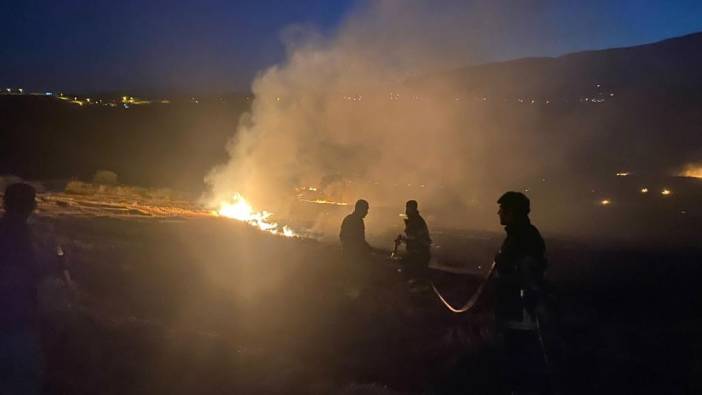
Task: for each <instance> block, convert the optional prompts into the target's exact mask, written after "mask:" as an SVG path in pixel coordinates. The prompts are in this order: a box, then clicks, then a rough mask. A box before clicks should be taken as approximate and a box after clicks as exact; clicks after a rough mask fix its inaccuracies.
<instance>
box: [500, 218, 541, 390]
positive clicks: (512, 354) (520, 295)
mask: <svg viewBox="0 0 702 395" xmlns="http://www.w3.org/2000/svg"><path fill="white" fill-rule="evenodd" d="M505 230H506V231H507V238H506V239H505V241H504V243H503V244H502V248H501V249H500V252H499V253H498V254H497V256H496V257H495V264H496V266H495V269H496V271H497V276H496V301H495V304H496V305H495V319H496V322H497V325H498V330H499V331H500V333H501V334H502V336H503V339H504V350H505V365H506V366H505V375H506V377H505V379H506V381H507V382H508V384H509V385H510V386H511V387H512V388H513V389H523V390H528V391H536V393H548V384H547V383H548V380H547V373H546V366H545V360H544V356H543V349H542V347H541V345H540V338H539V334H538V332H537V330H538V329H539V328H538V323H537V319H536V311H535V310H536V306H537V304H539V303H540V301H541V298H542V294H543V282H544V271H545V270H546V266H547V262H546V257H545V250H546V248H545V244H544V240H543V239H542V237H541V234H540V233H539V231H538V230H537V229H536V227H534V226H533V225H532V224H531V223H530V221H529V219H528V217H524V218H523V219H521V220H519V221H516V222H515V223H514V224H511V225H508V226H506V227H505Z"/></svg>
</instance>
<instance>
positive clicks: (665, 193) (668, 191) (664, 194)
mask: <svg viewBox="0 0 702 395" xmlns="http://www.w3.org/2000/svg"><path fill="white" fill-rule="evenodd" d="M672 193H673V192H672V191H671V190H670V189H668V188H663V190H662V191H661V195H663V196H668V195H670V194H672Z"/></svg>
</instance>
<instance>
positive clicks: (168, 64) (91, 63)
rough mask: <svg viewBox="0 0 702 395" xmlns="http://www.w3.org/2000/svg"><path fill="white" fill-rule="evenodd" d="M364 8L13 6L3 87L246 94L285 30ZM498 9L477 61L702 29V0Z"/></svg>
mask: <svg viewBox="0 0 702 395" xmlns="http://www.w3.org/2000/svg"><path fill="white" fill-rule="evenodd" d="M359 1H360V0H357V1H354V0H279V1H274V0H255V1H233V0H228V1H225V0H220V1H215V0H201V1H131V0H125V1H102V0H98V1H72V0H67V1H56V0H24V1H5V2H3V3H2V5H0V15H1V16H2V19H1V22H0V29H1V32H0V40H1V41H0V86H2V87H5V86H8V87H24V88H26V89H31V90H66V91H83V92H88V91H109V90H137V91H148V90H164V91H200V92H207V91H219V92H221V91H243V90H246V89H248V87H249V85H250V82H251V80H252V78H254V76H255V75H256V72H257V71H260V70H262V69H265V68H266V67H267V66H270V65H272V64H275V63H276V62H279V61H281V60H282V59H283V57H284V49H283V45H282V44H281V41H280V34H281V31H282V30H283V29H284V28H285V27H286V26H290V25H292V24H306V25H311V26H314V27H316V28H317V29H319V30H321V31H322V32H324V33H326V34H331V33H333V32H334V30H335V28H336V27H337V26H338V25H339V24H340V23H341V21H343V19H344V16H345V15H346V14H348V13H349V12H350V11H351V10H352V9H353V8H354V7H356V6H358V3H359ZM498 2H500V1H498ZM501 2H503V3H504V6H502V7H499V8H498V11H496V12H501V13H504V14H506V16H504V15H501V18H503V19H505V18H506V20H510V21H513V22H512V23H511V25H510V26H509V27H507V28H506V27H505V26H504V25H502V26H497V27H495V28H494V29H492V30H491V29H490V28H488V29H486V31H485V34H486V36H489V37H490V39H491V42H490V48H489V51H482V52H481V53H480V55H479V56H478V57H477V58H476V63H480V62H488V61H494V60H505V59H511V58H516V57H523V56H553V55H559V54H563V53H567V52H572V51H578V50H584V49H597V48H608V47H614V46H628V45H635V44H642V43H646V42H652V41H657V40H660V39H664V38H668V37H674V36H679V35H684V34H687V33H692V32H697V31H702V2H701V1H699V0H685V1H653V0H651V1H633V0H618V1H611V0H610V1H605V0H590V1H555V0H554V1H547V0H534V1H528V2H523V3H529V6H528V7H526V6H524V5H521V6H517V7H512V6H511V5H510V3H509V2H507V1H506V0H505V1H501ZM517 3H519V2H517ZM512 4H514V3H512Z"/></svg>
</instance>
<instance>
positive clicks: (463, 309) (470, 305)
mask: <svg viewBox="0 0 702 395" xmlns="http://www.w3.org/2000/svg"><path fill="white" fill-rule="evenodd" d="M494 274H495V261H493V262H492V266H490V271H489V272H488V275H487V277H486V278H485V281H483V282H482V283H481V284H480V286H479V287H478V289H477V290H476V291H475V293H474V294H473V296H471V298H470V299H468V301H467V302H466V303H465V304H464V305H463V307H460V308H455V307H453V306H451V304H450V303H449V302H447V301H446V299H445V298H444V297H443V296H442V295H441V292H439V290H438V289H437V288H436V285H434V283H433V282H432V283H431V288H432V289H433V290H434V293H435V294H436V296H438V297H439V300H441V302H442V303H443V304H444V306H446V308H447V309H449V310H450V311H451V312H454V313H456V314H459V313H465V312H467V311H469V310H470V309H472V308H473V306H475V304H476V303H477V302H478V299H480V295H481V294H482V293H483V289H485V286H486V285H487V283H489V282H490V279H491V278H492V276H493V275H494Z"/></svg>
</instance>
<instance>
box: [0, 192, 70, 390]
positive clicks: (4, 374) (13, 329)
mask: <svg viewBox="0 0 702 395" xmlns="http://www.w3.org/2000/svg"><path fill="white" fill-rule="evenodd" d="M35 199H36V191H35V190H34V188H33V187H32V186H31V185H29V184H25V183H15V184H11V185H9V186H8V187H7V188H6V189H5V194H4V196H3V208H4V210H5V212H4V215H3V217H2V219H0V393H2V394H38V393H40V392H41V385H42V377H41V376H42V360H43V357H42V351H41V342H40V334H39V332H40V328H39V304H38V300H37V290H38V287H39V281H40V280H41V279H42V278H41V277H42V275H43V274H44V271H43V270H42V265H40V264H39V262H38V260H37V256H36V255H35V251H34V248H33V241H32V236H31V232H30V229H29V225H28V224H27V220H28V219H29V216H30V215H31V214H32V212H33V211H34V209H35V208H36V200H35ZM59 268H60V267H59V265H58V264H57V268H56V269H59ZM64 269H65V268H64ZM56 272H58V270H56ZM63 273H64V276H65V275H66V274H67V271H66V270H64V271H63ZM64 281H66V285H69V286H70V284H69V283H68V281H69V279H68V278H67V277H64Z"/></svg>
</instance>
